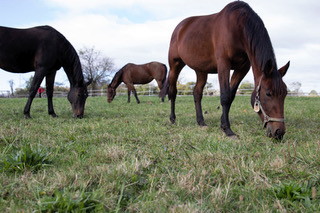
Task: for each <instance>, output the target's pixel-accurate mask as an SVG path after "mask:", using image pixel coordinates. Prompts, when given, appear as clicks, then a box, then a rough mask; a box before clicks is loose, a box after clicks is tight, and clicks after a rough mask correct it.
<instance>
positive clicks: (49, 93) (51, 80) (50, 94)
mask: <svg viewBox="0 0 320 213" xmlns="http://www.w3.org/2000/svg"><path fill="white" fill-rule="evenodd" d="M55 77H56V71H54V72H52V73H50V74H48V75H47V76H46V90H47V91H46V93H47V99H48V113H49V115H51V116H52V117H54V118H55V117H58V116H57V114H56V113H55V112H54V109H53V103H52V97H53V85H54V79H55Z"/></svg>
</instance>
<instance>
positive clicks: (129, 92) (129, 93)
mask: <svg viewBox="0 0 320 213" xmlns="http://www.w3.org/2000/svg"><path fill="white" fill-rule="evenodd" d="M130 95H131V90H130V89H129V88H128V103H130Z"/></svg>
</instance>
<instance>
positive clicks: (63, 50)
mask: <svg viewBox="0 0 320 213" xmlns="http://www.w3.org/2000/svg"><path fill="white" fill-rule="evenodd" d="M61 67H63V69H64V71H65V72H66V74H67V77H68V79H69V81H70V92H69V94H68V100H69V102H70V103H71V106H72V110H73V115H74V117H77V118H82V117H83V114H84V106H85V102H86V98H87V97H88V92H87V85H88V84H89V82H88V83H86V82H85V81H84V77H83V73H82V69H81V64H80V60H79V57H78V54H77V52H76V51H75V49H74V48H73V46H72V45H71V44H70V42H69V41H68V40H67V39H66V38H65V37H64V36H63V35H62V34H61V33H59V32H58V31H57V30H55V29H53V28H52V27H50V26H39V27H33V28H29V29H15V28H8V27H0V68H1V69H4V70H6V71H8V72H12V73H27V72H31V71H35V74H34V77H33V81H32V83H31V87H30V91H29V98H28V101H27V104H26V105H25V108H24V116H25V117H26V118H30V108H31V103H32V101H33V99H34V97H35V96H36V94H37V90H38V88H39V87H40V84H41V82H42V81H43V79H44V77H46V92H47V98H48V113H49V115H51V116H52V117H56V116H57V115H56V113H55V112H54V109H53V103H52V97H53V84H54V79H55V75H56V72H57V70H58V69H60V68H61Z"/></svg>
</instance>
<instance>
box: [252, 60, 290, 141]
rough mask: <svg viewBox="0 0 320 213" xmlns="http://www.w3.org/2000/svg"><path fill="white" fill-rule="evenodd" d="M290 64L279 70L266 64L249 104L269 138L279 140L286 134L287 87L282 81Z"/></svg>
mask: <svg viewBox="0 0 320 213" xmlns="http://www.w3.org/2000/svg"><path fill="white" fill-rule="evenodd" d="M289 65H290V62H288V63H287V64H286V65H285V66H283V67H282V68H280V69H279V70H273V66H272V65H271V63H267V65H266V66H265V68H264V72H263V73H264V74H262V76H261V77H260V79H259V83H258V85H257V86H256V89H255V90H254V91H253V93H252V96H251V104H252V107H253V108H254V111H255V112H257V113H258V115H259V117H260V118H261V120H262V121H263V127H264V128H266V129H267V135H268V136H269V137H272V138H275V139H277V140H281V139H282V138H283V136H284V134H285V132H286V128H285V123H284V99H285V97H286V95H287V87H286V85H285V83H284V82H283V80H282V77H283V76H284V75H285V74H286V72H287V70H288V68H289Z"/></svg>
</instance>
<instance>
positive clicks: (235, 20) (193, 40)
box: [161, 1, 289, 139]
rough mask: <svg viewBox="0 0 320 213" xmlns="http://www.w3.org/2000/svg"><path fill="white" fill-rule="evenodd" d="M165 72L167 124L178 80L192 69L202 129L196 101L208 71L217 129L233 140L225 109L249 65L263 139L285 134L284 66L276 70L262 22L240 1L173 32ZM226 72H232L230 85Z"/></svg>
mask: <svg viewBox="0 0 320 213" xmlns="http://www.w3.org/2000/svg"><path fill="white" fill-rule="evenodd" d="M169 65H170V71H169V75H168V78H167V81H166V83H165V86H164V88H163V90H162V91H161V96H162V97H164V96H165V95H166V94H168V96H169V99H170V100H171V115H170V120H171V122H172V123H174V122H175V119H176V115H175V100H176V94H177V85H176V83H177V79H178V76H179V73H180V71H181V70H182V68H183V67H184V66H185V65H188V66H189V67H191V68H192V69H194V70H195V72H196V75H197V82H196V85H195V87H194V93H193V95H194V101H195V108H196V118H197V122H198V124H199V125H200V126H205V125H206V124H205V122H204V118H203V114H202V107H201V99H202V92H203V87H204V86H205V84H206V82H207V76H208V73H218V79H219V84H220V102H221V105H222V116H221V128H222V130H223V131H224V132H225V134H226V135H227V136H235V133H234V132H233V131H232V130H231V128H230V122H229V110H230V107H231V104H232V102H233V100H234V98H235V94H236V91H237V89H238V86H239V84H240V82H241V80H242V79H243V78H244V77H245V75H246V74H247V73H248V71H249V69H250V66H251V65H252V70H253V75H254V80H255V87H256V90H255V91H254V92H253V93H252V105H253V106H254V109H255V111H256V112H257V113H258V114H259V116H260V118H261V119H262V121H263V122H264V127H267V135H268V136H269V137H273V138H276V139H282V137H283V135H284V134H285V124H284V99H285V97H286V94H287V89H286V85H285V83H284V82H283V81H282V77H283V76H284V75H285V73H286V71H287V70H288V68H289V62H288V63H287V64H286V65H285V66H284V67H282V68H280V69H279V70H278V69H277V63H276V59H275V54H274V51H273V48H272V44H271V41H270V38H269V35H268V32H267V30H266V28H265V26H264V24H263V21H262V20H261V18H260V17H259V16H258V15H257V14H256V13H255V12H254V11H253V10H252V9H251V7H250V6H249V5H248V4H246V3H244V2H241V1H235V2H232V3H230V4H228V5H227V6H226V7H225V8H224V9H223V10H222V11H220V12H219V13H216V14H212V15H207V16H196V17H189V18H187V19H185V20H183V21H182V22H181V23H180V24H179V25H178V26H177V27H176V28H175V30H174V32H173V34H172V38H171V43H170V48H169ZM230 70H234V72H233V74H232V77H231V81H230Z"/></svg>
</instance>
